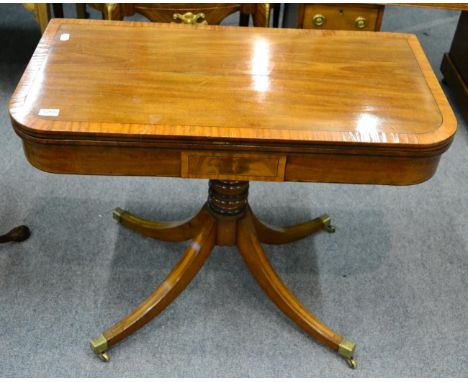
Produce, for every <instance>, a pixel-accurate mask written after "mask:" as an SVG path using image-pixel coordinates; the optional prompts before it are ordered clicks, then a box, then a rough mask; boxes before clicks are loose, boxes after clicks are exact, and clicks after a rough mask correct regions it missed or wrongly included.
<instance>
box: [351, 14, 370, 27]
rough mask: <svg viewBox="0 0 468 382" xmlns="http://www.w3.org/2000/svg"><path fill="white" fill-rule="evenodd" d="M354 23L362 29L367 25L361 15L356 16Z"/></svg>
mask: <svg viewBox="0 0 468 382" xmlns="http://www.w3.org/2000/svg"><path fill="white" fill-rule="evenodd" d="M354 25H355V26H356V28H357V29H364V28H365V27H367V20H366V18H365V17H362V16H359V17H356V20H354Z"/></svg>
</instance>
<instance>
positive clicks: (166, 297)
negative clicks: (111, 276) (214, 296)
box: [91, 218, 216, 361]
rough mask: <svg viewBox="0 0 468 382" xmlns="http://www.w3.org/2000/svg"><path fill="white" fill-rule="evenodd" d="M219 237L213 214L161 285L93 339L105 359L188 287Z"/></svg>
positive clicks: (99, 353)
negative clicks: (111, 347)
mask: <svg viewBox="0 0 468 382" xmlns="http://www.w3.org/2000/svg"><path fill="white" fill-rule="evenodd" d="M215 238H216V223H215V221H214V219H212V218H210V219H207V220H206V221H205V225H204V226H203V228H202V229H201V231H200V232H199V234H198V235H197V236H196V237H195V239H194V240H193V241H192V242H191V243H190V245H189V247H188V248H187V249H186V251H185V253H184V255H183V256H182V258H181V259H180V260H179V262H178V263H177V264H176V266H175V267H174V268H173V269H172V271H171V273H169V275H168V276H167V277H166V279H165V280H164V281H163V282H162V283H161V284H160V285H159V287H158V288H157V289H156V290H155V291H154V292H153V293H152V294H151V295H150V296H149V297H148V298H147V299H146V300H145V301H144V302H143V303H142V304H141V305H140V306H138V307H137V308H136V309H135V310H134V311H133V312H131V313H130V314H129V315H128V316H127V317H125V318H124V319H122V320H121V321H119V322H118V323H116V324H115V325H114V326H112V327H111V328H110V329H108V330H106V331H105V332H104V333H103V334H101V335H100V336H98V337H96V338H94V339H93V340H92V341H91V348H92V349H93V350H94V352H95V353H96V354H97V355H98V356H99V357H100V358H101V359H102V360H104V361H108V360H109V355H108V354H107V349H108V348H109V347H110V346H113V345H115V344H116V343H118V342H119V341H121V340H123V339H124V338H126V337H127V336H129V335H130V334H132V333H133V332H135V331H136V330H138V329H139V328H141V327H142V326H143V325H145V324H146V323H148V322H149V321H150V320H151V319H153V318H154V317H156V316H157V315H158V314H159V313H161V312H162V311H163V310H164V308H166V307H167V306H168V305H169V304H170V303H171V302H172V301H173V300H174V299H175V298H176V297H177V296H178V295H179V294H180V293H181V292H182V291H183V290H184V289H185V288H186V287H187V285H188V284H189V283H190V281H192V279H193V278H194V277H195V275H196V274H197V273H198V271H199V270H200V268H201V267H202V265H203V264H204V262H205V260H206V259H207V258H208V256H209V255H210V253H211V250H212V249H213V246H214V244H215Z"/></svg>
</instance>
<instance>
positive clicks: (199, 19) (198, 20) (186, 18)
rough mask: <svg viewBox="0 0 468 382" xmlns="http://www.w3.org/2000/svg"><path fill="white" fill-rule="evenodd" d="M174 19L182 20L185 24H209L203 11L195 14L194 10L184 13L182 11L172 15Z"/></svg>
mask: <svg viewBox="0 0 468 382" xmlns="http://www.w3.org/2000/svg"><path fill="white" fill-rule="evenodd" d="M172 18H173V19H174V20H180V21H182V23H183V24H208V23H207V22H206V19H205V14H204V13H203V12H200V13H196V14H193V13H192V12H186V13H184V14H183V15H181V14H180V13H174V14H173V15H172Z"/></svg>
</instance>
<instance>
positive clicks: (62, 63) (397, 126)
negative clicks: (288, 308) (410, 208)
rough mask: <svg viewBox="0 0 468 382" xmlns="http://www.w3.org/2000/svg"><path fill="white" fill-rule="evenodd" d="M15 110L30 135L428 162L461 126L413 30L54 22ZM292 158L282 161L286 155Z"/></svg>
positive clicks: (21, 126)
mask: <svg viewBox="0 0 468 382" xmlns="http://www.w3.org/2000/svg"><path fill="white" fill-rule="evenodd" d="M10 114H11V116H12V120H13V124H14V126H15V128H16V130H17V132H18V133H19V134H20V135H21V136H22V137H23V139H25V140H29V141H30V142H32V139H33V138H34V139H36V141H37V140H40V139H43V140H44V139H49V140H50V139H56V140H64V141H70V140H93V139H94V140H98V141H100V142H102V141H114V142H122V141H127V142H129V141H133V142H140V143H141V142H147V143H148V144H149V143H150V142H152V143H154V144H156V145H157V143H159V144H163V143H165V142H166V143H167V144H169V142H172V143H173V146H171V148H175V149H182V148H183V147H182V146H180V145H181V144H182V143H184V142H185V144H190V145H191V146H190V147H191V148H193V149H203V150H207V149H210V150H218V149H220V148H221V149H222V150H230V149H235V150H245V149H246V147H249V149H250V150H251V151H261V150H266V151H270V152H272V151H273V152H274V153H275V154H282V153H284V152H285V151H289V152H291V151H295V152H297V153H299V152H301V153H305V152H307V153H309V154H317V153H323V150H327V152H333V153H334V152H335V151H334V150H338V151H337V152H339V153H340V154H344V153H348V154H356V152H355V150H356V149H361V150H364V151H361V152H360V153H363V154H366V155H378V156H380V155H393V154H395V155H397V156H398V155H405V156H418V157H420V156H421V155H426V154H427V156H428V157H431V158H432V160H433V164H432V170H433V171H435V167H434V166H436V164H434V163H435V161H436V160H437V161H438V157H439V156H440V154H441V152H443V151H445V150H446V149H447V147H448V145H449V143H450V141H451V140H452V138H453V135H454V133H455V129H456V120H455V117H454V115H453V112H452V111H451V109H450V106H449V104H448V102H447V99H446V98H445V95H444V94H443V91H442V89H441V87H440V85H439V84H438V82H437V80H436V77H435V75H434V73H433V72H432V69H431V67H430V64H429V63H428V61H427V59H426V57H425V55H424V53H423V51H422V49H421V46H420V44H419V42H418V40H417V38H416V37H415V36H414V35H408V34H397V33H376V32H349V31H317V30H294V29H266V28H238V27H221V26H188V25H181V24H151V23H136V22H107V21H96V20H70V19H58V20H53V21H52V22H51V24H49V26H48V28H47V31H46V32H45V34H44V36H43V38H42V40H41V42H40V43H39V46H38V48H37V50H36V52H35V54H34V56H33V58H32V60H31V62H30V64H29V66H28V68H27V70H26V72H25V74H24V76H23V79H22V80H21V83H20V84H19V85H18V88H17V90H16V92H15V94H14V96H13V97H12V100H11V103H10ZM36 141H35V142H36ZM155 142H156V143H155ZM174 142H175V143H174ZM43 143H45V141H43ZM233 145H235V147H234V146H233ZM246 145H247V146H246ZM228 146H229V147H228ZM165 147H166V146H165ZM184 147H185V146H184ZM272 147H274V148H272ZM166 148H167V147H166ZM311 150H312V151H311ZM321 150H322V151H321ZM388 153H390V154H388ZM402 153H403V154H402ZM33 156H34V155H32V154H31V155H29V156H28V157H29V159H30V160H31V161H32V162H34V158H33ZM290 159H291V160H292V162H294V158H289V157H285V158H284V160H283V159H281V161H280V162H281V163H282V162H285V163H286V164H285V166H286V167H287V166H288V162H290ZM182 162H183V160H182ZM33 164H34V163H33ZM181 166H182V167H183V166H184V165H183V163H182V164H181ZM337 166H338V167H340V166H339V165H337V164H336V163H335V164H334V168H337ZM39 167H40V166H39ZM42 167H43V169H46V170H49V171H58V172H62V170H54V169H47V168H44V167H45V166H42ZM287 170H288V168H286V172H285V173H286V175H284V176H283V179H281V176H278V177H275V178H274V179H273V178H272V180H311V181H342V182H353V179H352V178H349V179H348V178H346V177H345V178H340V177H338V178H337V179H334V178H333V177H332V178H326V177H325V178H324V177H321V176H315V175H314V176H312V177H309V178H307V176H306V177H305V178H304V179H301V177H300V176H298V172H297V171H296V173H295V174H294V176H293V177H292V178H297V179H292V178H290V179H288V171H287ZM432 170H431V171H432ZM129 171H130V170H129ZM129 171H126V172H125V174H128V173H129ZM379 171H381V170H379ZM431 171H429V172H431ZM433 171H432V173H433ZM63 172H79V171H70V170H64V171H63ZM130 172H131V171H130ZM182 172H183V171H182ZM426 172H427V171H426ZM429 172H427V174H425V175H424V176H422V175H421V176H420V177H419V178H418V179H417V180H416V179H415V180H412V179H406V180H405V181H402V182H401V183H405V184H409V183H415V182H419V181H421V179H422V178H428V177H429V175H428V174H429ZM85 173H92V171H85ZM99 173H106V171H104V172H99ZM289 173H290V172H289ZM135 175H143V174H140V173H136V174H135ZM148 175H159V174H158V173H154V174H148ZM161 175H167V174H161ZM170 175H172V176H178V175H177V174H176V173H174V174H170ZM179 175H180V174H179ZM200 177H205V176H200ZM206 177H208V176H206ZM246 178H249V175H248V174H247V175H246ZM252 179H260V178H256V177H253V178H252ZM264 180H268V179H264ZM356 182H357V183H391V184H397V183H399V182H398V179H393V180H389V179H383V180H382V181H380V180H378V179H363V180H359V179H356Z"/></svg>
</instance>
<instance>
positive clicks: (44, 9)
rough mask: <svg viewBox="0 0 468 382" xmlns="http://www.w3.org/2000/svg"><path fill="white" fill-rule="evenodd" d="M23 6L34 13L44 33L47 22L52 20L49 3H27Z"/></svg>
mask: <svg viewBox="0 0 468 382" xmlns="http://www.w3.org/2000/svg"><path fill="white" fill-rule="evenodd" d="M23 6H24V7H25V8H26V9H27V10H28V11H31V12H32V13H33V14H34V17H35V18H36V21H37V23H38V24H39V28H41V33H44V31H45V29H46V27H47V24H48V23H49V20H50V7H49V4H46V3H41V4H37V3H26V4H23Z"/></svg>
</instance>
